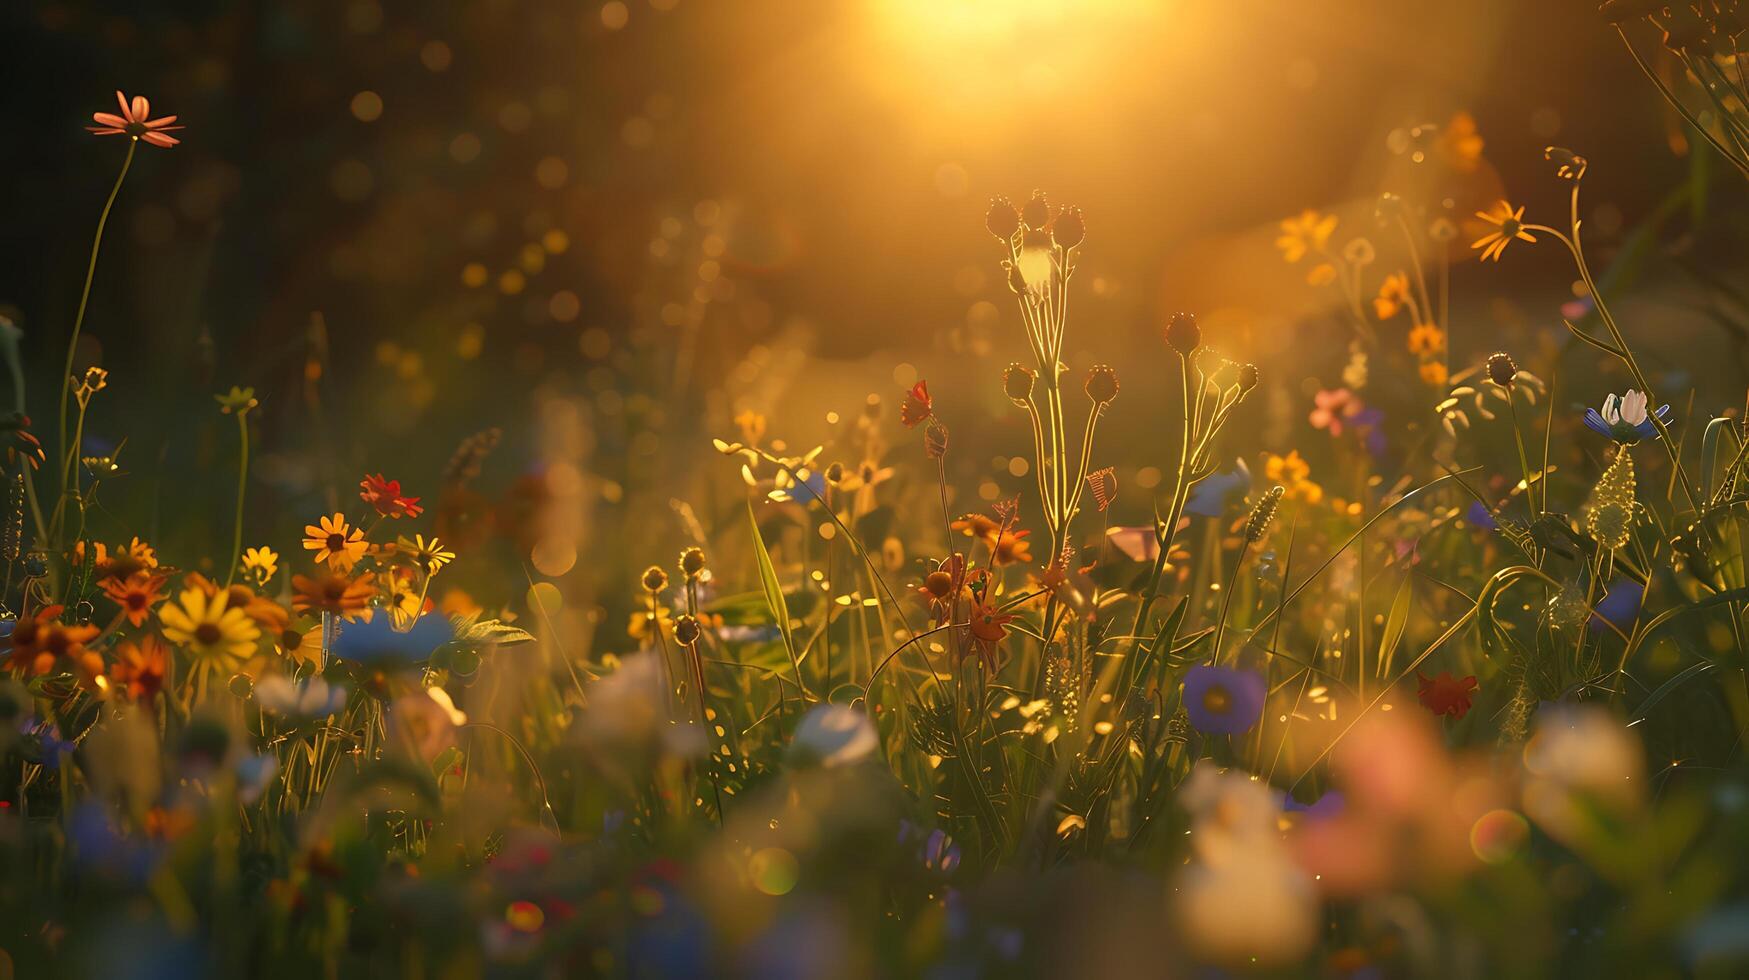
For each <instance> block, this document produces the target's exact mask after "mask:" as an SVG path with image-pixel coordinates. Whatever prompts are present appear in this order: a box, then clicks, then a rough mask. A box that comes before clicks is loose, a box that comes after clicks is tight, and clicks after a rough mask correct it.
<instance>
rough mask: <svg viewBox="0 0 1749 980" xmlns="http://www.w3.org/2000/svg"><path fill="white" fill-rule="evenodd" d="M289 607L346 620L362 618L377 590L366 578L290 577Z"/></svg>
mask: <svg viewBox="0 0 1749 980" xmlns="http://www.w3.org/2000/svg"><path fill="white" fill-rule="evenodd" d="M292 590H293V591H292V608H293V609H296V610H297V611H298V612H315V613H327V614H329V615H331V616H341V617H344V618H346V619H361V618H363V617H364V616H366V615H367V614H368V613H369V611H370V598H371V596H373V595H375V594H376V589H375V588H373V587H372V586H371V584H370V579H369V576H366V575H360V576H358V577H357V578H353V577H351V576H348V575H343V574H340V573H338V572H327V573H323V574H320V575H317V576H315V577H313V578H312V577H310V576H308V575H294V576H292Z"/></svg>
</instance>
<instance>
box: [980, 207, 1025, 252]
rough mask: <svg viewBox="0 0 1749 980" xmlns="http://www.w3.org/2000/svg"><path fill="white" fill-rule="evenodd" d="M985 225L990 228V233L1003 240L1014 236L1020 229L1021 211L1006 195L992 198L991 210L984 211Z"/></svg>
mask: <svg viewBox="0 0 1749 980" xmlns="http://www.w3.org/2000/svg"><path fill="white" fill-rule="evenodd" d="M984 227H985V228H988V229H990V234H992V235H995V236H996V237H997V238H998V239H1000V240H1002V241H1005V242H1006V241H1009V240H1011V239H1013V238H1014V233H1015V232H1017V231H1019V230H1020V212H1018V211H1016V210H1014V205H1013V204H1011V203H1009V201H1008V198H1006V197H993V198H991V199H990V210H988V211H986V212H984Z"/></svg>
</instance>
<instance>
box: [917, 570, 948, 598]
mask: <svg viewBox="0 0 1749 980" xmlns="http://www.w3.org/2000/svg"><path fill="white" fill-rule="evenodd" d="M923 588H924V589H926V590H928V592H929V595H930V596H931V597H932V598H936V599H946V598H947V597H948V596H950V595H952V594H953V573H951V572H947V571H943V570H941V569H936V570H935V571H933V572H930V573H929V577H928V578H925V579H924V580H923Z"/></svg>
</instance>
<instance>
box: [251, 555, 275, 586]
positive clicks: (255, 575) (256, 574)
mask: <svg viewBox="0 0 1749 980" xmlns="http://www.w3.org/2000/svg"><path fill="white" fill-rule="evenodd" d="M278 571H279V553H278V552H276V551H274V550H273V549H272V548H267V547H261V548H244V549H243V577H244V578H246V579H248V580H249V581H251V582H254V583H255V584H256V585H257V586H264V585H266V584H267V583H268V582H269V581H271V580H272V579H273V576H274V573H276V572H278Z"/></svg>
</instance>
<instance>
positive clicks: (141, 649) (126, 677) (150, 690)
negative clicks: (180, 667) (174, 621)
mask: <svg viewBox="0 0 1749 980" xmlns="http://www.w3.org/2000/svg"><path fill="white" fill-rule="evenodd" d="M169 661H170V654H169V651H168V650H166V649H164V643H163V641H161V640H159V639H158V637H157V636H156V635H155V634H152V633H147V634H146V635H145V636H142V637H140V638H139V639H138V640H127V641H124V642H122V643H120V644H118V645H117V646H116V648H115V662H114V663H112V664H110V666H109V683H110V689H111V690H114V691H116V692H118V693H120V694H122V695H124V696H126V697H127V698H128V700H130V701H150V700H152V698H154V697H156V696H157V694H158V691H159V689H160V688H162V687H163V686H164V668H165V665H166V664H168V663H169Z"/></svg>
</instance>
